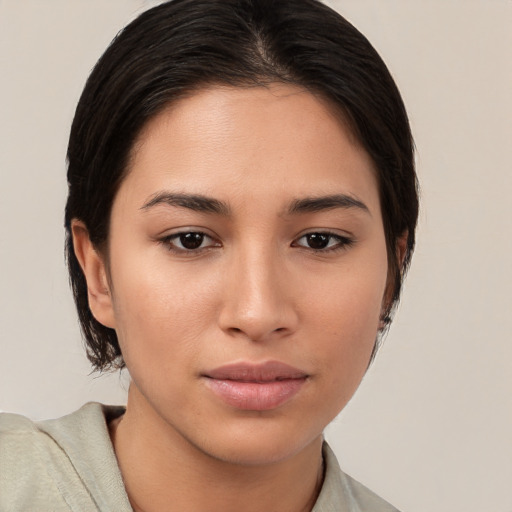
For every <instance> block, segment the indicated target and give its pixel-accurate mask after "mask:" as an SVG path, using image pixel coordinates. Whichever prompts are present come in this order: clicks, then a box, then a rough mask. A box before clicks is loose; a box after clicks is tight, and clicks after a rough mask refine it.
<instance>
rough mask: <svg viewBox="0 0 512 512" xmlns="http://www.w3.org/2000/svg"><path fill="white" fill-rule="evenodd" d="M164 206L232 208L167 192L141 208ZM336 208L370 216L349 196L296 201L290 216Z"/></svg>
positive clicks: (211, 210)
mask: <svg viewBox="0 0 512 512" xmlns="http://www.w3.org/2000/svg"><path fill="white" fill-rule="evenodd" d="M162 204H163V205H167V206H174V207H176V206H177V207H180V208H188V209H189V210H193V211H196V212H203V213H214V214H217V215H223V216H228V215H230V213H231V209H230V207H229V206H228V204H227V203H225V202H224V201H220V200H218V199H214V198H212V197H208V196H204V195H202V194H182V193H173V192H165V191H164V192H157V193H156V194H154V195H152V196H151V197H150V198H149V199H148V201H146V202H145V203H144V205H143V206H142V207H141V210H149V209H150V208H153V207H155V206H157V205H162ZM335 208H343V209H352V208H356V209H359V210H362V211H364V212H366V213H368V214H370V210H369V209H368V207H367V206H366V205H365V204H364V203H363V202H362V201H360V200H359V199H356V198H355V197H352V196H349V195H347V194H334V195H329V196H321V197H305V198H302V199H296V200H294V201H292V203H291V204H290V207H289V209H288V214H300V213H313V212H319V211H322V210H333V209H335Z"/></svg>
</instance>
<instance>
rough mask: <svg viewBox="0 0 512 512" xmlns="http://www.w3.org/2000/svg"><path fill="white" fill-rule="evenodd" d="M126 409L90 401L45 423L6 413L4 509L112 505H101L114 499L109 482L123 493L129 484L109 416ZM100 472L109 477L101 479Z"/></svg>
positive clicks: (0, 426) (0, 422)
mask: <svg viewBox="0 0 512 512" xmlns="http://www.w3.org/2000/svg"><path fill="white" fill-rule="evenodd" d="M121 413H122V410H121V409H116V408H113V409H112V408H107V407H105V406H102V405H100V404H87V405H85V406H84V407H82V408H81V409H79V410H78V411H76V412H75V413H73V414H70V415H68V416H64V417H63V418H59V419H56V420H47V421H41V422H34V421H31V420H30V419H28V418H25V417H23V416H20V415H17V414H1V415H0V510H55V511H61V510H62V511H64V510H66V511H68V510H91V511H93V510H108V508H106V507H103V506H101V505H102V502H103V501H105V502H106V501H108V499H107V500H104V499H103V495H104V493H105V489H104V488H103V487H104V485H107V486H110V487H111V488H109V489H108V490H107V491H106V492H107V493H109V492H110V491H111V490H112V489H114V488H117V490H118V492H117V494H121V495H122V496H123V495H124V489H123V487H122V483H120V482H121V478H120V476H118V474H119V471H118V468H117V463H116V461H115V455H114V454H113V449H112V445H111V443H110V439H109V436H108V429H107V423H106V422H107V419H106V416H108V415H109V414H111V415H116V414H121ZM99 466H100V468H99ZM99 471H101V472H102V473H103V475H102V476H103V477H104V478H105V482H100V483H99V484H98V483H97V482H96V478H97V476H98V475H97V473H98V472H99ZM114 494H115V493H114ZM120 510H121V509H120Z"/></svg>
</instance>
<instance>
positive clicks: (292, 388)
mask: <svg viewBox="0 0 512 512" xmlns="http://www.w3.org/2000/svg"><path fill="white" fill-rule="evenodd" d="M305 382H306V377H304V378H301V379H285V380H276V381H268V382H244V381H238V380H219V379H211V378H207V379H206V383H207V385H208V387H209V388H210V389H211V390H212V391H213V392H214V393H215V395H217V396H218V397H219V398H220V399H222V400H223V401H224V402H225V403H226V404H228V405H230V406H232V407H235V408H236V409H243V410H249V411H268V410H270V409H276V408H277V407H280V406H281V405H284V404H285V403H286V402H288V401H289V400H291V399H292V398H293V397H294V396H295V395H296V394H297V393H298V392H299V391H300V389H301V388H302V386H303V385H304V383H305Z"/></svg>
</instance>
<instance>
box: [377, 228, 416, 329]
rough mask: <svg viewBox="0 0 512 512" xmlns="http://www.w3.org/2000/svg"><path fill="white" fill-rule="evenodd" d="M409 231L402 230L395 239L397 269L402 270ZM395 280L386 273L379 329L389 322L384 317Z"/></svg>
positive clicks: (391, 296) (389, 303)
mask: <svg viewBox="0 0 512 512" xmlns="http://www.w3.org/2000/svg"><path fill="white" fill-rule="evenodd" d="M408 236H409V231H407V230H406V231H404V232H403V233H402V234H401V235H400V236H399V237H398V239H397V241H396V246H395V258H396V263H397V265H398V271H399V272H402V265H403V264H404V260H405V255H406V254H407V238H408ZM394 286H395V280H394V277H393V275H391V273H389V274H388V282H387V284H386V291H385V293H384V298H383V301H382V311H381V319H380V324H379V330H383V329H385V328H386V326H387V325H388V324H389V319H386V318H385V315H386V311H387V309H388V307H389V306H390V305H391V302H392V301H393V292H394Z"/></svg>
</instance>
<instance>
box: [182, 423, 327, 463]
mask: <svg viewBox="0 0 512 512" xmlns="http://www.w3.org/2000/svg"><path fill="white" fill-rule="evenodd" d="M256 414H257V413H256ZM244 423H245V424H244V425H243V427H242V426H241V425H232V426H231V427H228V426H227V425H224V428H222V427H221V429H222V430H221V431H220V432H219V431H218V430H217V429H214V431H212V432H211V435H209V436H208V438H207V439H203V440H202V441H203V442H200V443H194V444H195V445H196V448H198V449H199V450H200V451H201V452H202V453H204V454H205V455H208V456H209V457H211V458H214V459H216V460H220V461H223V462H226V463H230V464H237V465H242V466H261V465H268V464H276V463H279V462H283V461H285V460H287V459H289V458H290V457H293V456H294V455H296V454H297V453H299V452H301V451H302V450H304V449H305V448H307V447H309V446H311V445H312V444H313V443H315V442H318V445H319V447H320V446H321V443H322V431H320V432H318V431H316V430H315V432H314V433H311V432H304V431H298V430H297V427H298V426H300V425H297V424H295V425H294V426H293V425H292V426H291V427H290V426H289V425H286V426H283V425H275V422H273V421H272V420H265V419H262V418H258V419H256V421H254V420H253V421H250V422H249V421H246V422H244ZM286 427H287V428H286ZM190 441H192V440H190V439H189V442H190Z"/></svg>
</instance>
